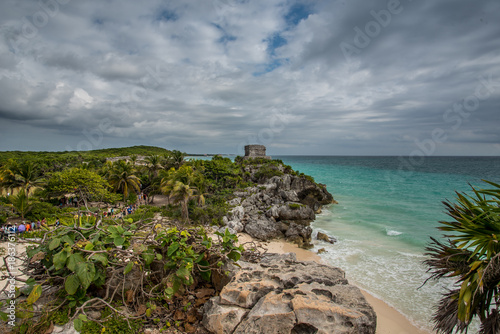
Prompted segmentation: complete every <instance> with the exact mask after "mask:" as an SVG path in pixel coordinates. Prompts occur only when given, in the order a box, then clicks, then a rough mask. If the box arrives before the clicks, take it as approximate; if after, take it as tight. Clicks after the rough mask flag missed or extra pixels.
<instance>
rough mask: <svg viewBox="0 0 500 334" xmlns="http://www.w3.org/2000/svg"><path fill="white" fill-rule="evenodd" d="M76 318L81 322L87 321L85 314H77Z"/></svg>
mask: <svg viewBox="0 0 500 334" xmlns="http://www.w3.org/2000/svg"><path fill="white" fill-rule="evenodd" d="M78 318H79V319H81V320H82V321H88V320H89V319H87V316H86V315H85V314H81V313H80V314H79V315H78Z"/></svg>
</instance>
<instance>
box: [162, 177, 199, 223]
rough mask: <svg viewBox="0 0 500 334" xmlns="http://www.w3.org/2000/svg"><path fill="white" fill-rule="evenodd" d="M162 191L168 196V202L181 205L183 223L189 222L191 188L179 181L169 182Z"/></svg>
mask: <svg viewBox="0 0 500 334" xmlns="http://www.w3.org/2000/svg"><path fill="white" fill-rule="evenodd" d="M162 190H163V192H164V193H165V194H166V195H168V197H169V200H172V201H173V202H174V203H176V204H180V205H181V211H182V217H183V219H184V221H186V222H187V221H189V210H188V203H189V200H190V199H191V198H192V197H193V188H192V187H190V186H189V185H187V184H184V183H182V182H180V181H175V180H169V181H168V182H167V183H166V184H165V185H164V187H163V188H162Z"/></svg>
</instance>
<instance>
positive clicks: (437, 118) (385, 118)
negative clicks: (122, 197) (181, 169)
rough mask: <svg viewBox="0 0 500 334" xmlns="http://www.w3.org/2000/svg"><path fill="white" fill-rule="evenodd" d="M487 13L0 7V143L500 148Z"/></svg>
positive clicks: (378, 8) (305, 5)
mask: <svg viewBox="0 0 500 334" xmlns="http://www.w3.org/2000/svg"><path fill="white" fill-rule="evenodd" d="M499 14H500V3H498V1H494V0H480V1H474V2H472V1H465V0H461V1H456V0H454V1H451V0H446V1H445V0H443V1H439V2H435V1H409V0H401V1H397V0H388V1H381V0H376V1H369V2H367V1H361V0H354V1H334V0H302V1H284V0H273V1H264V0H259V1H239V0H209V1H195V0H189V1H183V2H182V3H181V2H179V3H176V2H171V3H168V4H167V3H164V2H162V1H155V0H151V1H145V2H136V1H116V0H114V1H106V2H103V1H85V2H82V1H74V0H70V1H62V0H60V1H58V0H46V1H41V2H40V1H34V0H33V1H22V2H18V1H4V2H2V3H1V4H0V21H1V22H2V23H1V25H0V36H1V38H0V120H1V122H2V129H3V130H4V131H2V135H1V136H2V137H0V138H1V140H0V143H1V145H0V149H4V150H5V149H30V148H34V149H42V148H44V149H46V150H50V149H66V146H67V145H71V147H72V148H77V146H78V145H79V144H80V146H79V147H80V148H81V149H85V148H88V147H86V146H85V145H82V144H81V143H82V142H85V141H88V140H89V139H88V134H89V133H94V134H96V133H97V132H96V131H101V130H100V129H101V128H104V127H102V125H103V124H106V125H108V126H106V127H105V131H101V132H102V133H100V134H99V136H100V135H102V140H101V141H100V142H99V143H97V144H98V146H99V147H105V146H116V145H131V144H153V145H159V146H163V147H167V148H177V149H181V150H186V151H190V152H199V153H202V152H212V153H213V152H227V153H241V152H237V150H238V149H240V148H241V146H242V145H243V144H245V143H255V142H257V143H262V144H266V145H267V146H268V147H269V151H270V152H271V153H272V154H279V153H282V154H289V153H292V154H410V152H412V151H413V150H414V149H415V143H416V142H418V141H421V140H425V139H427V138H430V136H431V134H432V131H433V130H435V129H442V130H443V131H444V132H445V134H446V141H444V142H443V143H440V145H439V149H438V150H437V151H436V152H437V153H440V154H457V152H458V153H460V154H499V153H500V152H498V147H499V145H498V143H499V142H500V138H499V134H498V130H497V129H498V126H499V119H500V118H499V117H498V112H499V110H500V23H498V19H497V18H498V15H499ZM478 94H479V95H478ZM476 96H479V97H480V98H479V97H476ZM100 127H101V128H100ZM16 129H17V130H16ZM30 129H31V130H30ZM43 133H46V135H41V134H43ZM16 136H17V137H19V138H16ZM7 138H8V139H9V140H6V139H7ZM99 138H100V137H99ZM15 139H17V140H15ZM35 141H36V143H35ZM30 142H33V143H32V144H30ZM15 143H18V144H17V146H16V144H15ZM117 143H119V144H117ZM97 144H96V145H97ZM96 145H94V146H96ZM99 147H92V148H99ZM80 148H77V149H80Z"/></svg>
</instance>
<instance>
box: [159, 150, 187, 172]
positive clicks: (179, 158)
mask: <svg viewBox="0 0 500 334" xmlns="http://www.w3.org/2000/svg"><path fill="white" fill-rule="evenodd" d="M185 156H186V154H185V153H182V152H181V151H177V150H173V151H171V152H169V153H167V154H165V156H164V157H165V159H164V164H165V168H170V167H174V168H175V169H179V167H181V166H182V165H183V164H184V162H185V161H184V157H185Z"/></svg>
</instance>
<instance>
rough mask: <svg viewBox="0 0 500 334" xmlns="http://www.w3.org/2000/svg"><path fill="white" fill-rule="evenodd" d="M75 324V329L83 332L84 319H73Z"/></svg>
mask: <svg viewBox="0 0 500 334" xmlns="http://www.w3.org/2000/svg"><path fill="white" fill-rule="evenodd" d="M73 325H74V326H75V329H76V331H77V332H81V331H82V327H83V321H82V319H80V318H76V319H75V320H73Z"/></svg>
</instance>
